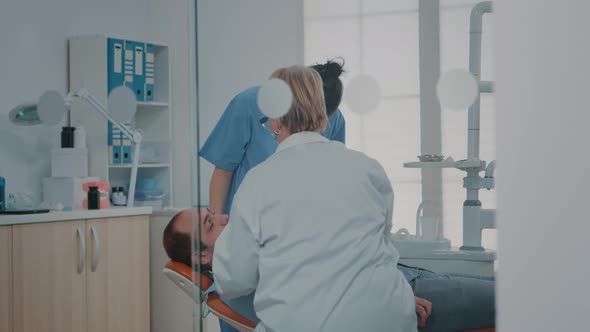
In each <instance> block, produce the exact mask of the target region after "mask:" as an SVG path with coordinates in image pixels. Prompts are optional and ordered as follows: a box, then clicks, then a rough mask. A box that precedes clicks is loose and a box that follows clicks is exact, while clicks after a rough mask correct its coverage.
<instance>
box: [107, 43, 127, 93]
mask: <svg viewBox="0 0 590 332" xmlns="http://www.w3.org/2000/svg"><path fill="white" fill-rule="evenodd" d="M124 48H125V41H123V40H121V39H114V38H109V39H108V40H107V50H108V54H107V66H108V67H107V68H108V69H107V70H108V74H107V80H108V82H107V85H108V86H107V92H108V93H110V92H111V91H112V90H113V89H114V88H116V87H118V86H121V85H123V83H124V81H125V73H124V69H125V66H124V59H123V56H124V53H125V52H124Z"/></svg>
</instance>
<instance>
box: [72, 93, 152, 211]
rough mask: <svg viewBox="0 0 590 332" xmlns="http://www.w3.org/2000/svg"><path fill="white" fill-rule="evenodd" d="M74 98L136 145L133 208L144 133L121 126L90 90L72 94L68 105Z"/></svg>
mask: <svg viewBox="0 0 590 332" xmlns="http://www.w3.org/2000/svg"><path fill="white" fill-rule="evenodd" d="M73 97H77V98H80V99H82V100H84V101H86V102H87V103H89V104H90V105H91V106H92V107H93V108H94V109H95V110H97V111H98V112H99V113H100V114H102V116H104V117H105V118H106V119H107V120H108V121H109V122H110V123H112V124H113V125H115V126H116V127H117V128H119V130H121V132H122V133H123V135H125V136H127V138H129V139H130V140H131V141H132V142H133V144H134V145H135V150H134V151H133V165H132V167H131V179H130V181H129V195H128V196H129V197H128V198H127V206H128V207H133V205H134V201H135V184H136V182H137V168H138V165H139V152H140V150H141V141H142V139H143V133H142V132H141V130H139V129H136V130H134V131H132V130H131V129H129V128H127V126H124V125H122V124H120V123H119V122H117V121H115V119H113V117H112V116H111V114H110V113H109V112H108V111H107V109H106V108H105V107H104V106H103V105H102V104H101V103H100V102H99V101H98V100H96V98H94V96H92V95H91V94H90V92H89V91H88V89H84V88H82V89H79V90H76V91H72V92H70V93H69V94H68V95H67V97H66V105H68V106H69V105H71V103H72V99H73Z"/></svg>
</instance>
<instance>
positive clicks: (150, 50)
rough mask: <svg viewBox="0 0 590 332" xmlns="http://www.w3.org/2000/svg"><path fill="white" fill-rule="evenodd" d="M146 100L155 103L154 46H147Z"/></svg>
mask: <svg viewBox="0 0 590 332" xmlns="http://www.w3.org/2000/svg"><path fill="white" fill-rule="evenodd" d="M145 100H146V101H154V45H153V44H146V45H145Z"/></svg>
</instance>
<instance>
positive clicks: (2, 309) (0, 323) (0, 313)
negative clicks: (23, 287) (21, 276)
mask: <svg viewBox="0 0 590 332" xmlns="http://www.w3.org/2000/svg"><path fill="white" fill-rule="evenodd" d="M11 227H12V226H0V332H12V233H11Z"/></svg>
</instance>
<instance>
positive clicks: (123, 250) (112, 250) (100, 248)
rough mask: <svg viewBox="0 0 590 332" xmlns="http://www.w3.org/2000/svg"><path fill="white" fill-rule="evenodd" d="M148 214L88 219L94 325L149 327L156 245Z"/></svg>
mask: <svg viewBox="0 0 590 332" xmlns="http://www.w3.org/2000/svg"><path fill="white" fill-rule="evenodd" d="M146 219H147V217H129V218H112V219H96V220H89V221H88V223H87V225H86V226H87V227H86V233H87V238H88V239H89V240H88V245H89V249H88V256H87V257H88V262H89V265H88V268H87V273H88V279H87V280H88V282H87V294H88V299H89V301H88V331H90V332H104V331H109V332H147V331H149V326H150V315H149V313H150V294H149V287H150V284H149V283H150V281H149V272H150V271H149V259H150V249H149V224H148V222H147V221H146Z"/></svg>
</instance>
